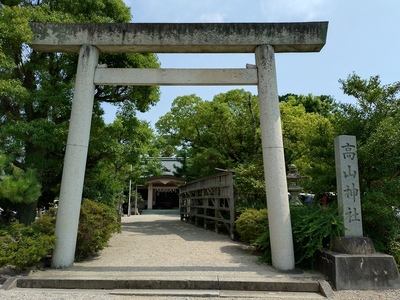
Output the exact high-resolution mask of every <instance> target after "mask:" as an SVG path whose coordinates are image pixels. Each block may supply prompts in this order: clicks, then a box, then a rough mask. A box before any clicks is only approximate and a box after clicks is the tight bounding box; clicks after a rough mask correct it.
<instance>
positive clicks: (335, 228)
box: [290, 205, 344, 269]
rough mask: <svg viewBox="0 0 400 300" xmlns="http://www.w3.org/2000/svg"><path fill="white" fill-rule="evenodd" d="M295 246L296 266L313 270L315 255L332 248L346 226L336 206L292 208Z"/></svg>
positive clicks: (301, 206) (300, 206)
mask: <svg viewBox="0 0 400 300" xmlns="http://www.w3.org/2000/svg"><path fill="white" fill-rule="evenodd" d="M290 212H291V219H292V230H293V244H294V252H295V259H296V264H297V265H299V266H301V267H304V268H310V269H312V268H313V265H314V257H315V253H316V252H317V251H318V250H321V249H322V248H331V247H332V243H333V239H334V238H335V237H340V236H341V233H342V231H343V230H344V224H343V222H342V221H341V220H340V217H339V212H338V208H337V206H336V205H330V206H327V207H323V206H320V205H313V206H307V205H299V206H298V205H296V206H291V208H290Z"/></svg>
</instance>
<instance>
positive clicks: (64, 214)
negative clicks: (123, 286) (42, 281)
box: [51, 45, 99, 268]
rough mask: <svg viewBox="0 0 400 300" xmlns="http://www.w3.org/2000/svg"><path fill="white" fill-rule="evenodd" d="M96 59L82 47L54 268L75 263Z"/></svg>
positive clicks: (94, 51)
mask: <svg viewBox="0 0 400 300" xmlns="http://www.w3.org/2000/svg"><path fill="white" fill-rule="evenodd" d="M98 58H99V50H98V49H97V48H96V47H93V46H90V45H84V46H82V47H81V49H80V52H79V61H78V68H77V74H76V81H75V93H74V98H73V102H72V110H71V117H70V124H69V131H68V140H67V147H66V150H65V158H64V168H63V174H62V180H61V191H60V201H59V206H58V212H57V221H56V236H57V243H56V246H55V249H54V251H53V256H52V264H51V265H52V267H53V268H67V267H71V266H72V265H73V264H74V256H75V248H76V237H77V232H78V223H79V213H80V205H81V199H82V190H83V180H84V177H85V169H86V158H87V152H88V145H89V135H90V125H91V120H92V110H93V98H94V91H95V85H94V73H95V69H96V66H97V63H98Z"/></svg>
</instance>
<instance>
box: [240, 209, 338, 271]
mask: <svg viewBox="0 0 400 300" xmlns="http://www.w3.org/2000/svg"><path fill="white" fill-rule="evenodd" d="M290 210H291V219H292V230H293V243H294V252H295V253H294V254H295V260H296V264H297V265H298V266H301V267H304V268H310V269H312V268H313V263H314V255H315V253H316V252H317V251H318V250H320V249H322V248H324V247H328V248H329V247H330V246H331V245H332V241H333V239H334V238H335V237H339V236H340V235H341V232H342V230H343V228H344V225H343V223H342V222H341V221H340V219H339V216H338V209H337V207H335V206H332V207H322V206H319V205H315V206H305V205H296V206H291V207H290ZM267 219H268V217H267V210H265V209H264V210H261V211H257V210H255V209H248V210H246V211H245V212H244V213H243V214H242V215H241V216H240V217H239V219H238V220H237V221H236V227H237V231H238V232H239V234H240V236H241V237H242V240H243V241H244V242H254V244H255V245H256V247H257V249H258V250H259V251H262V252H263V255H262V258H261V260H262V261H263V262H265V263H271V261H272V259H271V247H270V236H269V229H268V222H267Z"/></svg>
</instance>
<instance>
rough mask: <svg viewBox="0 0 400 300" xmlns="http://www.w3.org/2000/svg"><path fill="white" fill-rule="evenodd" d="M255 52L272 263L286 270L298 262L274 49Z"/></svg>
mask: <svg viewBox="0 0 400 300" xmlns="http://www.w3.org/2000/svg"><path fill="white" fill-rule="evenodd" d="M255 54H256V63H257V69H258V99H259V106H260V126H261V138H262V149H263V160H264V174H265V189H266V192H267V206H268V221H269V231H270V241H271V251H272V266H273V267H274V268H276V269H278V270H282V271H287V270H292V269H294V263H295V261H294V251H293V237H292V224H291V220H290V209H289V200H288V192H287V183H286V170H285V157H284V151H283V141H282V128H281V117H280V110H279V101H278V86H277V79H276V71H275V56H274V48H273V46H271V45H261V46H258V47H257V48H256V50H255Z"/></svg>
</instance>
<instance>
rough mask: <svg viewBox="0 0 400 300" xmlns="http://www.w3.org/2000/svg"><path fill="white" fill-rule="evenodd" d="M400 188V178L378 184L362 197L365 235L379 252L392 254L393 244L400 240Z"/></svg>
mask: <svg viewBox="0 0 400 300" xmlns="http://www.w3.org/2000/svg"><path fill="white" fill-rule="evenodd" d="M399 187H400V179H399V178H397V179H396V180H394V181H390V182H386V183H385V182H383V183H376V184H375V185H374V186H373V187H371V188H370V189H368V190H367V191H366V193H365V195H363V197H362V205H361V208H362V216H363V229H364V235H365V236H368V237H369V238H371V239H372V241H373V243H374V246H375V249H376V250H377V251H379V252H384V253H389V254H390V253H391V246H392V243H393V242H396V241H398V240H399V239H400V217H399V216H398V215H397V213H398V208H399V205H400V197H399V193H400V189H399ZM388 194H390V197H389V196H388ZM398 263H399V265H400V261H398Z"/></svg>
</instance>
